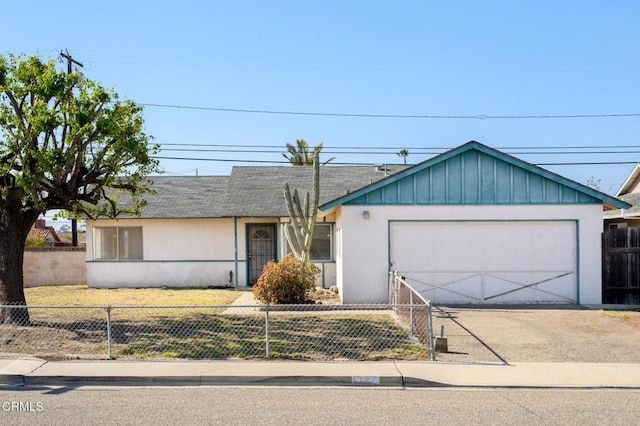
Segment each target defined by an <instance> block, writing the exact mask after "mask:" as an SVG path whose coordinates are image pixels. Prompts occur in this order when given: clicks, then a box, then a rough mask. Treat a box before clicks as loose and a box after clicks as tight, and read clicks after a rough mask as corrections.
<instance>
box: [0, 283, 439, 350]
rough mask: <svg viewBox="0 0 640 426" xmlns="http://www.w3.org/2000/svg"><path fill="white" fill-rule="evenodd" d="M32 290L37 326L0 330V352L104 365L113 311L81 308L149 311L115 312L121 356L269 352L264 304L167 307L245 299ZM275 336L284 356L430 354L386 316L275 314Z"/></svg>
mask: <svg viewBox="0 0 640 426" xmlns="http://www.w3.org/2000/svg"><path fill="white" fill-rule="evenodd" d="M25 293H26V297H27V302H28V305H29V306H30V308H29V314H30V317H31V326H27V327H25V326H14V325H0V354H28V355H34V356H39V357H43V358H47V359H70V358H96V357H98V358H106V357H107V356H108V351H107V326H106V323H107V310H106V309H105V308H82V306H126V305H135V306H151V308H113V309H111V310H110V321H111V339H112V354H113V357H115V358H135V359H144V358H204V359H226V358H247V359H251V358H264V357H265V355H266V354H265V351H266V348H265V334H266V330H265V322H264V321H265V313H264V311H262V310H261V308H260V307H256V308H235V307H234V308H228V309H227V307H226V306H224V307H220V308H193V307H188V308H184V309H179V308H171V309H168V308H161V307H160V306H176V305H228V304H231V303H232V302H233V301H234V300H235V299H236V298H238V297H239V296H240V295H241V294H242V293H240V292H236V291H232V290H211V289H94V288H87V287H86V286H83V285H78V286H64V287H37V288H28V289H25ZM320 296H323V295H320ZM329 296H331V297H334V298H335V296H334V295H329ZM325 301H328V300H325ZM38 306H74V307H77V308H38ZM269 336H270V346H269V356H270V357H271V358H276V359H301V360H331V359H353V360H377V359H407V360H410V359H421V360H426V359H428V356H427V349H426V348H425V347H424V346H423V345H421V344H420V343H418V342H417V340H416V339H415V337H412V336H410V335H409V333H408V332H407V330H406V329H405V328H404V327H403V326H402V325H400V324H399V323H398V322H397V320H396V319H394V317H393V316H392V314H391V313H390V312H387V311H374V312H370V313H368V312H360V311H358V312H353V311H349V312H344V311H342V312H340V311H335V312H311V311H307V312H292V311H289V310H287V311H285V312H278V311H274V312H271V313H270V315H269Z"/></svg>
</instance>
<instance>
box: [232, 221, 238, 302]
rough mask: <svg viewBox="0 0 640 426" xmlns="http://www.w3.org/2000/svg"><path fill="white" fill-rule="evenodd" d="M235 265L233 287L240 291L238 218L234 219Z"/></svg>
mask: <svg viewBox="0 0 640 426" xmlns="http://www.w3.org/2000/svg"><path fill="white" fill-rule="evenodd" d="M233 264H234V267H235V275H234V280H233V287H234V288H235V289H236V290H237V289H238V218H237V217H235V216H234V217H233Z"/></svg>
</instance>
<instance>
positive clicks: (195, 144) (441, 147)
mask: <svg viewBox="0 0 640 426" xmlns="http://www.w3.org/2000/svg"><path fill="white" fill-rule="evenodd" d="M150 145H161V146H202V147H221V148H279V149H280V150H281V152H284V149H285V147H284V146H283V145H282V144H279V145H243V144H216V143H190V142H189V143H176V142H172V143H168V142H165V143H162V142H161V143H156V142H153V143H150ZM326 148H330V149H359V150H365V149H389V150H398V149H400V148H406V149H414V150H415V149H418V150H437V151H443V150H448V149H451V147H450V146H449V147H446V146H431V147H406V146H390V147H384V146H331V145H324V149H326ZM605 148H608V149H625V148H640V145H565V146H560V145H546V146H545V145H543V146H504V147H499V146H498V147H495V148H494V149H497V150H501V151H502V150H509V149H605ZM322 152H324V150H323V151H322Z"/></svg>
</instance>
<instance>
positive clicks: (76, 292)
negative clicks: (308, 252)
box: [25, 285, 242, 306]
mask: <svg viewBox="0 0 640 426" xmlns="http://www.w3.org/2000/svg"><path fill="white" fill-rule="evenodd" d="M241 294H242V293H240V292H238V291H235V290H217V289H190V288H189V289H177V288H114V289H107V288H89V287H87V286H86V285H69V286H50V287H31V288H26V289H25V296H26V299H27V305H29V306H31V305H33V306H44V305H49V306H51V305H55V306H108V305H111V306H114V305H142V306H167V305H228V304H230V303H232V302H233V301H234V300H236V299H237V298H238V297H240V295H241Z"/></svg>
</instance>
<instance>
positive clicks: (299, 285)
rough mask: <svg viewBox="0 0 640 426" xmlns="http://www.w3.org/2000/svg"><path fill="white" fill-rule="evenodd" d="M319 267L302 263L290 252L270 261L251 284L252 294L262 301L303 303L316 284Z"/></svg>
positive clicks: (309, 263)
mask: <svg viewBox="0 0 640 426" xmlns="http://www.w3.org/2000/svg"><path fill="white" fill-rule="evenodd" d="M319 274H320V269H319V268H318V267H317V266H316V265H314V264H313V263H311V262H307V263H302V262H300V261H299V260H298V259H296V258H295V257H293V256H292V255H291V254H288V255H286V256H285V257H283V258H282V259H280V261H279V262H277V263H276V262H274V261H270V262H269V263H267V264H266V265H265V266H264V269H263V270H262V274H260V277H259V278H258V281H257V282H256V284H255V285H254V286H253V295H254V297H255V298H256V299H258V300H259V301H261V302H263V303H277V304H293V303H305V302H306V301H307V295H308V294H309V291H311V290H313V289H314V288H315V286H316V283H315V281H316V277H317V276H318V275H319Z"/></svg>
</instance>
